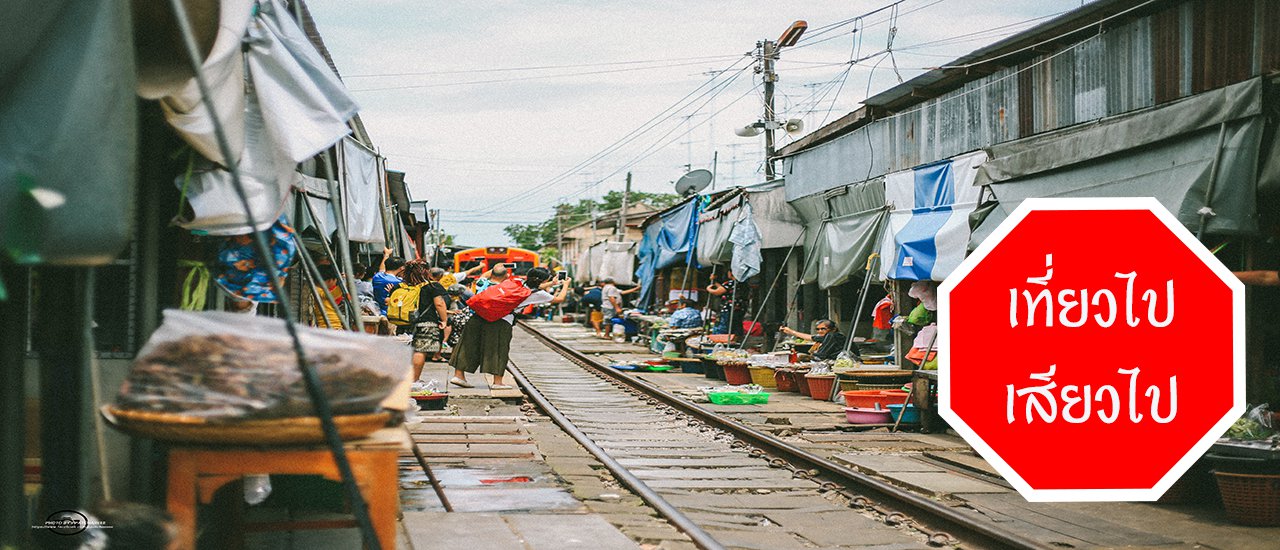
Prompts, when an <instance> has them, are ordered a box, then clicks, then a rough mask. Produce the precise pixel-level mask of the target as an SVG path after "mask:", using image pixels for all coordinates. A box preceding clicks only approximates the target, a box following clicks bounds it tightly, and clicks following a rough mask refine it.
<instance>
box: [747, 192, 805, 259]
mask: <svg viewBox="0 0 1280 550" xmlns="http://www.w3.org/2000/svg"><path fill="white" fill-rule="evenodd" d="M746 192H747V202H750V203H751V210H752V217H753V218H754V219H755V221H756V228H757V229H759V230H760V236H761V237H762V240H761V242H760V247H761V248H764V249H766V250H767V249H770V248H789V247H791V246H794V245H795V244H796V240H797V239H799V238H800V234H801V233H804V219H803V218H801V217H800V213H799V212H796V209H795V208H792V207H791V205H790V204H787V190H786V186H785V185H784V184H783V182H782V181H781V180H775V181H772V182H767V183H762V184H760V185H753V186H751V187H747V188H746Z"/></svg>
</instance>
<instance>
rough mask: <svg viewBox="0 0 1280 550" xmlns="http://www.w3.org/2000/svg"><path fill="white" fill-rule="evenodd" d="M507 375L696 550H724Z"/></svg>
mask: <svg viewBox="0 0 1280 550" xmlns="http://www.w3.org/2000/svg"><path fill="white" fill-rule="evenodd" d="M526 329H527V327H526ZM508 372H510V373H511V376H513V377H515V379H516V383H518V384H520V387H521V388H523V389H524V392H525V395H527V396H528V397H529V399H530V400H531V401H533V403H534V404H535V405H537V406H538V408H539V409H542V411H543V412H545V413H546V414H547V416H550V417H551V420H552V421H554V422H555V423H556V425H557V426H560V429H562V430H564V431H565V433H567V434H569V436H570V437H572V438H573V439H574V440H575V441H577V442H578V444H579V445H582V446H583V447H584V448H586V449H587V451H588V452H590V453H591V454H592V455H594V456H595V457H596V459H597V460H599V461H600V463H601V464H604V467H605V468H608V469H609V471H610V472H611V473H613V475H614V477H616V478H618V481H620V482H622V484H623V485H626V486H627V488H628V489H630V490H631V492H633V493H635V494H636V495H637V496H639V497H640V498H641V499H642V500H644V501H645V503H647V504H648V505H649V506H652V507H653V508H654V509H655V510H657V511H658V513H659V514H661V515H662V517H663V518H666V520H667V521H669V522H671V524H672V525H674V526H675V528H676V529H679V530H680V531H681V532H682V533H684V534H686V535H688V536H689V538H690V539H692V540H693V543H694V544H695V545H697V546H698V548H701V549H702V550H725V547H724V545H722V544H720V541H717V540H716V539H715V537H713V536H711V534H710V533H707V532H706V531H704V530H703V529H702V527H699V526H698V524H697V523H694V521H693V520H692V519H690V518H689V516H686V515H685V514H684V512H681V511H680V509H679V508H676V507H675V506H674V505H672V504H671V503H670V502H667V499H665V498H662V495H660V494H658V492H657V491H654V490H653V488H652V487H649V485H648V484H646V483H645V482H644V481H643V480H641V479H640V478H638V477H636V475H635V474H633V473H631V470H628V469H627V467H626V466H623V465H622V464H621V463H619V462H618V461H617V460H616V459H614V458H613V457H612V456H610V455H609V453H608V451H605V450H604V449H602V448H600V446H599V445H596V442H595V441H593V440H592V439H591V437H590V436H588V435H587V434H585V433H583V432H582V430H580V429H578V427H577V426H576V425H574V423H573V421H572V420H569V418H568V417H566V416H565V415H564V413H561V412H560V409H557V408H556V406H555V405H553V404H551V402H550V401H548V400H547V398H546V397H545V396H543V395H542V392H539V391H538V389H537V388H535V387H534V385H533V383H532V382H530V381H529V379H528V378H526V377H525V376H524V373H522V372H520V371H518V370H509V371H508Z"/></svg>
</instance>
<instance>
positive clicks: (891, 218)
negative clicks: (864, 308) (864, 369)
mask: <svg viewBox="0 0 1280 550" xmlns="http://www.w3.org/2000/svg"><path fill="white" fill-rule="evenodd" d="M1278 71H1280V1H1276V0H1252V1H1231V2H1219V1H1210V0H1165V1H1162V0H1154V1H1137V0H1099V1H1098V2H1094V3H1091V4H1088V5H1086V6H1084V7H1081V8H1079V9H1077V10H1074V11H1071V12H1069V13H1066V14H1063V15H1061V16H1059V17H1057V18H1055V19H1052V20H1050V21H1048V22H1046V23H1043V24H1041V25H1039V26H1037V27H1035V28H1032V29H1030V30H1028V31H1025V32H1022V33H1019V34H1017V35H1014V36H1011V37H1009V38H1007V39H1004V40H1002V41H1000V42H998V43H996V44H993V45H991V46H988V47H985V48H982V49H980V50H977V51H975V52H973V53H971V54H969V55H966V56H963V57H961V58H959V59H956V60H954V61H952V62H950V63H948V64H946V65H944V66H942V67H941V68H938V69H935V70H932V71H929V72H927V73H925V74H923V75H921V76H919V77H916V78H914V79H912V80H910V81H907V82H905V83H903V84H901V85H899V86H896V87H894V88H892V89H889V90H887V91H885V92H882V93H880V94H877V95H875V96H873V97H871V98H868V99H867V100H866V101H864V102H863V103H864V106H863V107H862V108H860V109H858V110H857V111H855V112H853V113H850V114H848V115H847V116H845V117H843V118H841V119H839V120H837V121H836V122H834V123H832V124H829V125H827V126H826V127H823V128H820V129H818V130H817V131H815V132H813V133H812V134H810V135H808V136H806V137H804V138H802V139H800V140H798V141H796V142H794V143H792V144H790V145H788V146H787V147H784V148H782V149H781V150H780V151H779V152H778V155H777V159H776V161H778V162H780V168H779V170H778V173H779V175H780V176H781V177H784V178H785V179H786V189H787V192H786V193H787V199H788V200H789V201H790V203H791V204H792V205H793V206H794V207H795V208H796V209H797V210H798V211H799V212H800V213H801V215H802V217H803V218H804V219H805V223H806V227H807V229H808V232H807V237H806V242H805V253H806V257H807V261H806V265H807V266H809V267H808V268H805V269H803V271H804V273H803V274H801V275H795V274H794V273H793V274H792V275H793V276H791V277H789V280H790V281H792V282H794V281H797V280H799V279H803V280H804V282H805V283H806V285H805V286H806V288H809V289H816V290H820V291H824V292H825V294H826V296H827V300H825V301H824V300H820V299H812V298H811V299H807V300H804V301H803V303H802V306H803V307H804V308H806V309H809V310H811V311H814V312H815V314H812V315H810V317H814V316H830V317H835V318H838V319H842V320H844V321H848V319H849V316H850V315H851V314H852V312H853V311H854V310H855V307H854V304H851V303H850V302H852V301H854V300H853V299H852V298H855V297H856V293H855V292H853V291H852V290H851V289H852V288H857V287H858V286H859V285H857V284H856V283H858V282H861V279H862V274H861V273H860V272H861V271H862V269H863V267H864V266H865V262H866V259H867V258H868V256H869V255H870V254H871V253H872V252H873V251H880V252H884V253H885V254H884V257H882V258H881V262H882V268H881V269H880V270H879V274H878V275H880V276H889V278H893V274H894V271H893V270H894V269H895V268H900V267H901V266H902V264H903V263H904V262H902V261H901V260H902V258H898V257H895V256H894V252H893V251H894V250H895V249H896V248H897V247H895V246H893V245H894V244H895V241H894V239H896V238H901V237H900V236H898V235H895V229H897V228H898V227H900V223H899V221H900V220H902V219H909V218H910V216H912V215H919V214H920V213H922V212H926V213H927V212H928V211H929V210H930V209H931V208H937V207H947V208H948V209H951V210H954V211H957V212H960V213H962V214H963V213H971V215H970V216H969V217H968V221H969V223H967V224H966V223H958V224H952V226H951V227H948V228H944V230H946V231H955V232H963V233H962V234H961V238H959V239H955V238H952V239H951V240H950V241H949V242H956V243H965V242H967V243H968V248H969V249H972V247H973V246H974V245H975V244H976V243H978V242H980V241H981V239H983V238H984V236H985V235H987V234H989V232H990V231H991V230H992V228H994V226H995V225H997V224H998V223H999V221H1001V220H1002V219H1004V217H1005V216H1006V215H1007V213H1009V212H1011V211H1012V210H1013V208H1015V207H1016V206H1017V205H1018V203H1019V202H1020V201H1021V200H1022V199H1024V198H1028V197H1084V196H1091V197H1119V196H1135V195H1137V196H1155V197H1156V198H1157V199H1158V200H1160V201H1161V202H1162V203H1163V204H1164V205H1165V206H1166V207H1167V208H1169V210H1170V211H1172V212H1173V213H1174V214H1175V215H1177V216H1178V218H1179V220H1181V221H1182V222H1183V223H1184V224H1186V226H1187V227H1188V229H1189V230H1191V231H1192V232H1193V233H1196V234H1198V235H1200V236H1201V238H1202V240H1204V241H1205V242H1206V243H1208V244H1209V245H1210V246H1216V245H1218V244H1220V243H1228V246H1226V247H1225V248H1223V249H1222V252H1220V253H1219V258H1220V259H1222V260H1223V262H1224V263H1226V265H1227V266H1228V267H1229V268H1232V269H1244V268H1250V269H1262V268H1270V269H1274V268H1276V267H1277V265H1280V264H1278V261H1280V249H1277V247H1276V246H1275V242H1274V239H1275V236H1276V235H1277V231H1276V228H1277V227H1278V224H1280V209H1278V206H1280V201H1278V200H1277V199H1278V197H1277V195H1276V192H1277V190H1278V187H1280V151H1278V150H1277V145H1278V143H1277V140H1276V139H1275V133H1276V127H1277V122H1278V120H1277V119H1278V117H1277V113H1278V111H1277V108H1278V106H1280V103H1278V102H1277V99H1280V98H1278V97H1277V88H1276V85H1277V83H1278V82H1280V80H1278V78H1277V75H1278V74H1280V73H1278ZM946 162H950V163H952V166H967V167H968V168H966V170H967V171H968V172H967V178H968V179H966V178H962V177H960V175H957V181H961V180H964V181H965V183H966V184H967V183H968V182H972V183H971V184H968V185H967V187H965V188H962V189H960V193H959V196H958V197H957V198H955V199H951V200H950V202H948V203H947V204H928V203H926V204H920V203H919V202H918V201H917V204H914V205H912V204H900V203H895V202H900V201H895V199H894V197H902V196H904V193H903V190H902V189H896V188H895V185H896V184H895V181H900V178H896V177H895V175H902V174H903V173H904V172H907V171H911V170H913V169H919V170H927V169H929V168H930V167H933V166H937V163H946ZM886 181H888V184H886ZM908 181H909V180H908ZM886 185H888V187H886ZM969 189H974V190H972V191H970V190H969ZM905 196H907V197H910V194H909V190H908V191H907V194H906V195H905ZM886 197H888V198H886ZM913 206H914V207H917V208H915V209H914V212H913ZM956 218H957V217H953V220H955V219H956ZM962 221H963V220H962ZM970 227H972V230H971V229H970ZM939 242H941V239H939ZM956 246H960V245H959V244H957V245H956ZM1099 246H1107V243H1099ZM952 252H958V251H952ZM940 253H941V251H940ZM945 275H946V273H945V272H941V273H940V272H938V271H937V270H935V271H934V272H933V273H931V274H926V275H924V276H922V277H916V278H932V279H933V280H941V278H942V277H945ZM851 280H852V281H855V283H850V282H849V281H851ZM804 294H806V295H808V296H814V295H815V294H816V293H813V292H806V293H804ZM1277 303H1278V302H1277V295H1276V292H1275V291H1274V290H1273V289H1253V290H1251V291H1250V297H1249V304H1248V311H1249V312H1250V320H1249V326H1248V334H1249V380H1250V382H1249V399H1250V401H1260V400H1266V399H1275V398H1276V397H1277V396H1278V394H1277V391H1276V386H1277V384H1276V379H1277V374H1278V373H1280V368H1278V367H1277V363H1280V348H1278V347H1277V344H1276V342H1280V338H1277V325H1276V324H1275V321H1274V320H1271V319H1267V318H1266V315H1267V312H1268V311H1275V308H1276V306H1277Z"/></svg>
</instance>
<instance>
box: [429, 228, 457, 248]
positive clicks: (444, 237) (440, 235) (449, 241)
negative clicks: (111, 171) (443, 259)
mask: <svg viewBox="0 0 1280 550" xmlns="http://www.w3.org/2000/svg"><path fill="white" fill-rule="evenodd" d="M422 237H423V238H424V239H425V240H426V242H427V243H428V244H435V243H436V239H439V240H440V246H453V245H454V242H453V235H450V234H448V233H445V232H443V231H440V230H438V229H435V230H431V231H427V232H426V234H424V235H423V236H422Z"/></svg>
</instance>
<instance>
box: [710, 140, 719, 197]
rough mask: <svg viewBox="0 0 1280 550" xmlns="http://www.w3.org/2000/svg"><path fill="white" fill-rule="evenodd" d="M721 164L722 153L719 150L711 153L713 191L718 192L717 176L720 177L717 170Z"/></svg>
mask: <svg viewBox="0 0 1280 550" xmlns="http://www.w3.org/2000/svg"><path fill="white" fill-rule="evenodd" d="M719 164H720V151H719V150H716V151H712V152H711V190H712V191H715V190H716V176H718V175H720V174H718V173H717V172H716V169H717V168H718V167H719V166H718V165H719Z"/></svg>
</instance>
